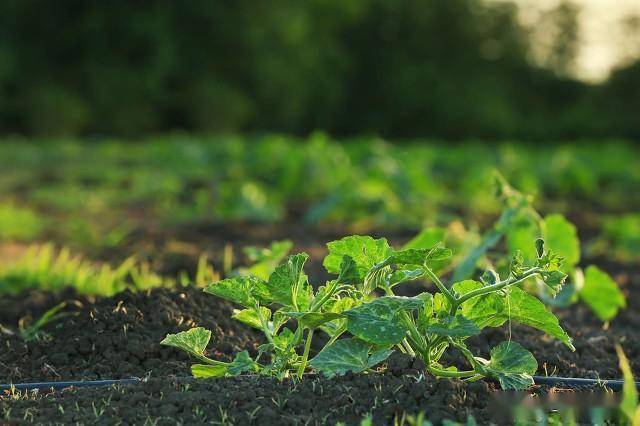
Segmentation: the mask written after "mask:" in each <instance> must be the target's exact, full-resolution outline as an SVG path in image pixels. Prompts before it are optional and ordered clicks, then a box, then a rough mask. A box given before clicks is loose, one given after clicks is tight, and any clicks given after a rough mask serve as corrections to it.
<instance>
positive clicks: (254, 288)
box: [204, 276, 266, 308]
mask: <svg viewBox="0 0 640 426" xmlns="http://www.w3.org/2000/svg"><path fill="white" fill-rule="evenodd" d="M265 285H266V283H265V282H264V281H263V280H261V279H260V278H258V277H253V276H248V277H234V278H227V279H225V280H222V281H218V282H216V283H213V284H209V285H208V286H207V287H206V288H205V289H204V291H205V293H210V294H213V295H216V296H218V297H220V298H222V299H225V300H228V301H230V302H233V303H236V304H238V305H241V306H244V307H247V308H250V307H253V306H255V305H256V302H257V298H256V296H258V294H259V293H260V289H261V288H263V287H264V286H265Z"/></svg>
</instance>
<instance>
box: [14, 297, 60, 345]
mask: <svg viewBox="0 0 640 426" xmlns="http://www.w3.org/2000/svg"><path fill="white" fill-rule="evenodd" d="M66 306H67V303H66V302H62V303H59V304H57V305H56V306H54V307H53V308H51V309H49V310H47V311H46V312H45V313H44V314H43V315H42V316H41V317H40V318H38V320H37V321H35V322H34V323H31V324H27V323H26V322H25V321H24V320H20V324H19V330H18V335H19V336H20V337H21V338H22V340H24V341H25V342H30V341H32V340H39V339H41V338H42V337H43V336H44V331H43V329H44V327H45V326H46V325H48V324H51V323H52V322H55V321H59V320H61V319H62V318H64V317H66V316H69V315H71V313H70V312H60V311H61V310H62V309H64V308H65V307H66Z"/></svg>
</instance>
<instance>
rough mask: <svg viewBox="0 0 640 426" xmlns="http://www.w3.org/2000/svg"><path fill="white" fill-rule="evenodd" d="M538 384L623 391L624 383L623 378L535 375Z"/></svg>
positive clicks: (639, 385) (638, 383)
mask: <svg viewBox="0 0 640 426" xmlns="http://www.w3.org/2000/svg"><path fill="white" fill-rule="evenodd" d="M533 381H534V382H535V384H536V385H546V386H566V387H569V388H580V387H588V386H606V387H608V388H609V389H611V390H614V391H621V390H622V386H623V385H624V381H623V380H619V379H611V380H607V379H580V378H575V377H545V376H533ZM635 384H636V389H638V390H640V382H635Z"/></svg>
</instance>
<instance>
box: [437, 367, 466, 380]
mask: <svg viewBox="0 0 640 426" xmlns="http://www.w3.org/2000/svg"><path fill="white" fill-rule="evenodd" d="M427 368H428V369H429V372H430V373H431V374H433V375H434V376H436V377H453V378H463V377H472V376H475V375H476V374H478V373H477V372H476V371H475V370H466V371H449V370H442V369H440V368H436V367H427Z"/></svg>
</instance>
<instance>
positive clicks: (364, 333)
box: [344, 296, 424, 345]
mask: <svg viewBox="0 0 640 426" xmlns="http://www.w3.org/2000/svg"><path fill="white" fill-rule="evenodd" d="M423 306H424V300H422V299H421V298H418V297H400V296H386V297H381V298H379V299H375V300H373V301H371V302H368V303H364V304H362V305H360V306H357V307H355V308H353V309H350V310H348V311H346V312H344V315H345V316H346V317H347V330H348V331H349V332H350V333H351V334H353V335H354V336H357V337H359V338H360V339H362V340H365V341H367V342H371V343H374V344H376V345H392V344H395V343H399V342H400V341H402V339H404V337H405V336H406V334H407V330H408V329H407V327H406V325H405V324H404V323H403V322H402V321H401V319H400V315H399V313H400V312H401V311H413V310H416V309H420V308H421V307H423Z"/></svg>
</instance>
